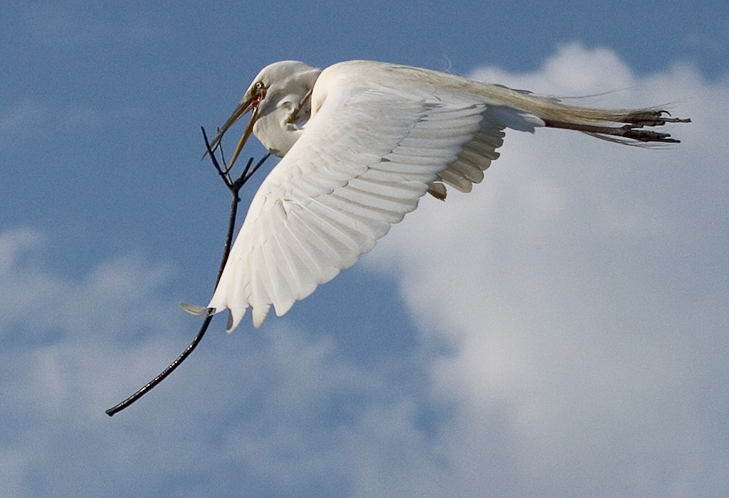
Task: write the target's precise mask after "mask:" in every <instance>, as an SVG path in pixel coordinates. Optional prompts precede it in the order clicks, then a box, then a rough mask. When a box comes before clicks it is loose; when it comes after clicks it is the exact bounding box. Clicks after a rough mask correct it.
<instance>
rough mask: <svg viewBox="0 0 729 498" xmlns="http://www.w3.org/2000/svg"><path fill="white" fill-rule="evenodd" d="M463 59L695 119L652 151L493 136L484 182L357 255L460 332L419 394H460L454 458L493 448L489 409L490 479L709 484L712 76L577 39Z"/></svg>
mask: <svg viewBox="0 0 729 498" xmlns="http://www.w3.org/2000/svg"><path fill="white" fill-rule="evenodd" d="M476 75H477V76H478V77H481V78H484V79H488V80H489V81H496V82H500V83H505V84H507V85H510V86H513V87H517V88H526V89H530V90H534V91H536V92H537V93H542V94H551V95H575V94H577V95H589V94H595V93H599V92H604V91H606V90H608V89H610V88H627V89H629V90H627V91H625V92H619V93H617V94H615V95H612V94H609V95H607V96H605V97H604V100H605V101H606V102H607V104H608V105H609V104H615V103H616V102H619V101H620V102H624V103H626V104H627V105H629V106H641V105H652V104H656V103H664V102H678V103H677V104H675V111H676V113H677V114H679V115H681V116H684V115H685V116H690V117H692V118H693V119H694V123H692V124H691V125H684V126H675V127H674V129H673V130H672V131H673V133H674V134H675V136H677V137H680V138H681V139H682V140H683V141H684V143H682V144H680V145H678V146H676V147H671V148H670V149H668V150H637V149H632V148H624V147H623V148H621V147H619V146H617V145H614V144H607V143H602V142H600V141H596V140H594V139H592V138H590V137H586V136H580V135H579V134H573V133H569V132H560V131H555V130H539V131H538V132H537V133H536V135H535V136H529V135H524V134H518V133H512V134H509V135H507V139H506V144H505V146H504V147H503V148H502V157H501V158H500V159H499V160H498V161H497V162H495V163H494V165H493V166H492V168H491V169H490V170H489V171H488V173H487V175H486V179H485V180H484V184H483V185H481V186H479V187H478V188H476V189H474V192H473V193H472V194H469V195H468V196H464V195H458V194H456V195H452V196H451V197H450V198H449V199H448V201H447V202H446V203H445V205H443V204H441V203H439V202H432V201H430V200H425V201H424V202H422V203H421V207H420V208H419V209H418V211H416V212H415V213H413V214H412V215H410V216H409V218H408V219H406V220H405V222H404V223H403V224H402V225H401V226H398V227H396V228H395V229H394V230H393V232H392V234H391V235H390V236H389V237H388V238H387V239H385V241H384V242H383V244H382V245H383V246H384V247H381V248H380V250H379V251H377V252H376V253H374V254H373V256H372V257H371V258H370V259H369V261H370V265H374V266H376V265H378V264H379V262H380V261H383V263H382V264H383V265H386V266H387V267H392V265H393V260H394V261H396V262H397V264H398V265H399V266H400V268H402V273H403V277H402V278H403V281H402V287H403V290H404V293H405V297H406V299H407V301H408V302H409V303H410V306H411V308H412V309H413V312H414V313H415V314H416V316H417V318H418V320H419V321H420V322H421V323H423V324H427V327H428V328H429V329H430V333H431V334H434V335H436V336H446V337H448V338H449V339H450V340H451V341H452V343H453V344H454V345H455V346H456V347H457V351H458V352H457V354H455V355H453V356H451V357H447V358H442V359H440V360H438V361H436V363H435V365H434V367H435V369H434V395H435V396H437V397H439V398H446V399H450V400H453V401H454V402H455V403H456V405H457V406H458V407H459V409H458V410H457V413H458V416H457V417H456V419H455V420H454V422H453V426H452V427H451V429H452V432H451V433H449V434H448V439H447V440H444V441H443V444H445V445H447V447H448V451H447V453H448V455H449V459H450V460H451V462H453V463H454V470H456V471H461V472H466V473H467V474H468V475H470V476H477V475H479V474H478V472H477V471H476V469H478V468H484V466H486V465H487V464H491V463H493V462H492V461H491V459H490V457H488V454H487V453H486V454H485V453H484V452H485V451H486V452H488V451H491V450H486V448H488V447H489V446H490V445H491V444H492V442H493V434H491V433H490V430H489V427H488V424H489V423H492V422H493V421H492V420H490V419H491V418H492V416H493V414H494V413H498V414H499V418H498V419H499V420H502V426H501V427H500V429H501V430H503V431H504V434H503V436H502V437H503V438H504V440H505V441H506V444H505V445H504V446H503V452H504V453H503V454H502V455H501V457H502V458H501V461H502V462H505V464H506V465H507V466H508V468H507V469H502V470H503V471H504V472H506V474H507V475H509V476H510V477H511V479H512V485H510V486H507V488H508V489H507V490H506V492H505V495H509V496H512V495H513V496H522V495H527V496H584V495H587V496H596V495H610V496H667V495H668V496H670V495H674V494H675V495H682V496H683V495H684V493H688V494H689V495H691V494H693V493H696V496H707V495H710V496H711V495H718V494H719V493H721V492H723V491H721V490H723V489H726V487H727V484H728V483H727V478H726V477H725V476H727V475H729V462H728V461H727V460H726V459H725V458H724V457H723V456H722V455H723V454H724V452H725V451H726V450H727V447H726V446H725V445H722V447H723V449H719V448H717V447H716V445H714V444H713V443H710V442H709V441H710V440H711V439H712V438H713V437H715V435H716V434H715V433H716V431H717V430H719V431H720V432H721V434H722V437H725V438H726V437H727V436H729V428H727V427H726V425H725V422H723V420H724V419H725V416H726V414H727V412H728V411H729V390H727V389H726V388H725V387H724V386H723V384H722V382H723V381H724V380H726V377H727V375H726V373H723V374H722V375H721V376H720V377H721V380H720V379H717V378H716V377H714V376H715V375H716V372H717V371H723V372H725V371H726V369H725V368H724V367H723V365H724V363H725V357H722V356H721V355H717V353H716V351H717V348H719V349H720V350H723V351H725V352H726V351H729V337H727V334H726V332H727V327H726V324H727V323H729V321H727V319H729V301H727V290H726V289H727V283H729V275H727V271H728V270H727V269H728V268H729V261H727V256H726V251H725V250H724V249H723V248H725V247H727V244H728V243H729V235H727V234H729V216H727V214H726V213H728V212H729V202H728V201H727V196H726V192H727V187H729V173H728V172H727V171H726V168H725V166H724V164H725V162H726V161H725V158H726V157H727V152H728V150H727V145H726V141H725V139H724V138H722V137H723V133H724V132H723V130H722V128H723V127H722V125H721V120H720V119H719V118H720V115H723V114H724V113H726V112H727V105H728V104H727V102H729V86H727V85H726V82H722V83H719V84H709V83H704V82H702V81H701V80H700V77H699V76H697V73H696V72H695V71H693V70H692V69H691V68H689V67H674V68H671V69H670V70H668V71H667V72H666V73H662V74H657V75H650V76H647V77H637V76H635V75H633V74H632V73H631V71H630V70H629V69H628V68H627V67H626V66H625V65H624V64H623V63H622V62H621V61H620V60H619V59H618V58H617V57H616V56H615V54H613V53H611V52H609V51H607V50H594V51H588V50H586V49H584V48H582V47H581V46H579V45H571V46H566V47H564V48H563V49H562V50H561V51H560V52H559V53H558V54H557V55H556V56H555V57H553V58H552V59H550V60H549V61H547V63H546V64H545V67H544V69H543V70H540V71H539V72H537V73H533V74H523V75H519V74H506V73H504V72H502V71H499V70H496V69H491V68H486V69H482V70H479V71H477V72H476ZM686 97H689V100H686V101H681V100H682V99H683V98H686ZM591 100H592V99H591ZM718 427H721V429H718ZM456 462H457V463H456ZM469 471H470V472H469ZM481 475H483V476H484V478H483V479H481V478H478V477H471V478H468V477H466V475H464V476H463V477H464V479H465V481H466V482H470V485H471V486H472V487H471V488H470V489H469V491H468V492H466V493H465V495H469V493H470V492H473V493H477V490H478V489H485V488H483V486H488V484H489V479H491V478H492V476H490V475H489V474H488V473H483V474H481ZM502 491H503V490H502Z"/></svg>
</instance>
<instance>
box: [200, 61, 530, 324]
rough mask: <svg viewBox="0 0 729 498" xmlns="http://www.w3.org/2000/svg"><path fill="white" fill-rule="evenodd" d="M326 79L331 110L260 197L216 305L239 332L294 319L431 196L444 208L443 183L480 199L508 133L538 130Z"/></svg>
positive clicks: (526, 122)
mask: <svg viewBox="0 0 729 498" xmlns="http://www.w3.org/2000/svg"><path fill="white" fill-rule="evenodd" d="M334 67H336V66H334ZM330 69H331V68H330ZM325 74H326V72H325V73H323V74H322V76H321V77H320V81H319V82H317V86H319V85H324V84H325V83H321V81H322V80H323V78H325ZM326 81H327V82H328V83H326V84H327V88H326V91H325V92H324V93H325V97H324V101H323V103H321V102H320V103H319V108H318V109H317V110H316V113H315V114H314V115H313V116H312V118H311V119H310V120H309V122H308V123H307V124H306V127H305V131H304V132H303V133H302V135H301V137H300V138H299V140H298V141H297V142H296V143H295V144H294V146H293V147H292V148H291V149H290V150H289V152H288V153H287V154H286V155H285V156H284V157H283V159H281V161H280V163H279V164H278V165H277V166H276V167H275V168H274V169H273V171H272V172H271V173H270V174H269V176H268V177H267V178H266V179H265V180H264V182H263V184H262V185H261V187H260V189H259V190H258V192H257V193H256V195H255V197H254V198H253V201H252V202H251V206H250V208H249V211H248V214H247V216H246V219H245V221H244V223H243V226H242V228H241V230H240V233H239V234H238V237H237V239H236V241H235V244H234V245H233V248H232V250H231V253H230V258H229V259H228V262H227V265H226V267H225V269H224V271H223V274H222V277H221V279H220V282H219V284H218V287H217V289H216V291H215V294H214V295H213V298H212V300H211V302H210V304H209V308H210V309H212V310H213V312H216V313H217V312H219V311H222V310H224V309H226V308H227V309H229V310H230V319H229V321H228V330H229V331H231V330H232V329H234V328H235V327H236V326H237V325H238V323H239V322H240V320H241V318H242V317H243V315H244V313H245V310H246V309H247V308H249V307H250V308H252V310H253V324H254V325H255V326H256V327H258V326H259V325H260V324H261V323H262V322H263V320H264V318H265V317H266V314H267V313H268V310H269V308H270V306H271V304H273V306H274V308H275V310H276V314H277V315H279V316H280V315H283V314H284V313H286V312H287V311H288V310H289V309H290V308H291V306H292V305H293V304H294V302H295V301H297V300H301V299H303V298H305V297H307V296H308V295H309V294H311V293H312V292H314V290H315V289H316V287H317V286H318V285H319V284H323V283H325V282H328V281H329V280H331V279H333V278H334V277H335V276H336V275H337V274H338V273H339V272H340V270H342V269H345V268H349V267H350V266H352V265H353V264H355V263H356V262H357V260H358V259H359V257H360V255H362V254H364V253H366V252H368V251H370V250H371V249H372V248H373V247H374V246H375V242H376V241H377V239H379V238H380V237H382V236H383V235H385V234H386V233H387V231H388V230H389V229H390V226H391V225H392V224H394V223H397V222H399V221H400V220H401V219H402V218H403V216H404V215H405V213H408V212H410V211H412V210H414V209H415V208H416V207H417V205H418V201H419V199H420V198H421V197H422V196H423V195H424V194H425V193H426V192H428V191H430V193H432V194H433V195H434V196H436V197H439V198H444V197H445V186H444V185H443V183H441V182H445V183H448V184H450V185H452V186H454V187H455V188H457V189H458V190H461V191H464V192H468V191H470V189H471V185H472V184H473V183H478V182H480V181H481V180H482V179H483V171H484V170H485V169H486V168H487V167H488V166H489V164H490V162H491V160H493V159H496V158H497V157H498V153H497V152H495V150H496V148H498V147H499V146H500V145H501V144H502V137H503V135H504V134H503V131H502V129H503V128H505V127H506V126H510V127H515V128H519V129H532V128H533V127H534V119H533V117H532V118H531V119H529V118H528V117H524V116H521V115H520V114H519V113H518V112H516V111H514V110H512V109H510V108H507V107H499V106H490V105H487V104H486V103H485V102H484V101H483V100H482V99H479V98H478V97H475V96H472V95H470V94H467V93H464V92H459V91H457V90H453V89H448V88H441V87H436V86H433V85H427V84H415V85H413V84H410V85H408V86H402V87H398V85H396V84H390V85H388V84H377V85H375V84H361V83H360V84H357V83H348V82H347V81H348V80H345V82H342V80H341V79H337V78H329V79H328V80H326ZM317 90H318V89H317V88H315V93H316V91H317Z"/></svg>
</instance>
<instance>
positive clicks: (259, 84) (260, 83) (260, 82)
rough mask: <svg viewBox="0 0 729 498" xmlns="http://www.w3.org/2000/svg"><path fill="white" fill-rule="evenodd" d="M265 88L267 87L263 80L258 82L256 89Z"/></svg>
mask: <svg viewBox="0 0 729 498" xmlns="http://www.w3.org/2000/svg"><path fill="white" fill-rule="evenodd" d="M264 88H265V87H264V86H263V82H262V81H258V82H256V90H258V91H261V90H263V89H264Z"/></svg>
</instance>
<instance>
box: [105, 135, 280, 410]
mask: <svg viewBox="0 0 729 498" xmlns="http://www.w3.org/2000/svg"><path fill="white" fill-rule="evenodd" d="M202 133H203V138H204V140H205V148H206V150H207V152H208V155H209V156H210V158H211V160H212V162H213V166H214V167H215V169H216V171H217V172H218V175H220V178H222V180H223V182H224V183H225V185H226V186H227V187H228V189H229V190H230V192H231V194H232V196H233V198H232V201H231V204H230V216H229V218H228V231H227V234H226V237H225V245H224V246H223V257H222V261H221V263H220V269H219V270H218V278H217V280H216V281H215V285H216V286H217V283H218V282H219V281H220V277H221V275H222V274H223V269H224V268H225V263H226V262H227V261H228V256H229V255H230V249H231V245H232V242H233V232H234V230H235V219H236V216H237V213H238V203H239V202H240V197H239V196H238V193H239V192H240V189H241V188H242V187H243V185H245V183H246V182H247V181H248V180H249V179H250V177H251V176H253V174H254V173H255V172H256V171H258V168H260V167H261V165H262V164H263V163H264V161H266V159H268V157H269V156H270V154H266V155H264V156H263V157H262V158H261V160H260V161H258V162H257V163H256V165H255V166H253V167H252V168H251V165H252V164H253V158H250V160H249V161H248V164H246V167H245V168H244V169H243V173H242V174H241V176H240V178H238V179H237V180H235V181H233V180H232V179H231V177H230V168H229V167H228V165H226V164H225V159H224V158H223V149H222V147H220V156H221V160H222V162H223V167H221V166H220V164H219V163H218V160H217V158H216V157H215V154H214V153H213V151H212V150H211V148H210V142H208V137H207V134H206V133H205V128H202ZM212 319H213V315H212V314H211V313H210V310H208V311H207V316H206V317H205V320H204V321H203V323H202V325H201V326H200V330H199V331H198V333H197V335H196V336H195V338H194V339H193V340H192V342H191V343H190V344H189V345H188V346H187V347H186V348H185V350H184V351H182V353H180V355H179V356H178V357H177V358H176V359H175V361H173V362H172V363H170V364H169V365H168V366H167V368H165V369H164V370H163V371H162V372H161V373H160V374H159V375H157V377H155V378H154V379H152V380H150V381H149V382H148V383H146V384H145V385H144V386H143V387H142V388H141V389H139V390H138V391H137V392H135V393H134V394H132V395H131V396H129V397H128V398H127V399H125V400H124V401H122V402H121V403H119V404H117V405H115V406H113V407H111V408H109V409H108V410H106V414H107V415H109V416H110V417H111V416H113V415H114V414H115V413H118V412H120V411H122V410H124V409H125V408H128V407H129V406H131V405H132V404H133V403H134V402H135V401H137V400H138V399H139V398H141V397H142V396H144V395H145V394H147V392H149V391H150V390H151V389H153V388H154V387H155V386H156V385H157V384H159V383H160V382H162V381H163V380H165V378H166V377H167V376H168V375H169V374H171V373H172V372H174V371H175V369H177V367H179V366H180V364H182V362H183V361H185V360H186V359H187V357H188V356H190V353H192V352H193V351H194V350H195V348H196V347H197V345H198V344H199V343H200V341H201V340H202V338H203V336H204V335H205V332H207V330H208V326H209V325H210V322H211V321H212Z"/></svg>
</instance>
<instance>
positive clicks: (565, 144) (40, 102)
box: [0, 1, 729, 497]
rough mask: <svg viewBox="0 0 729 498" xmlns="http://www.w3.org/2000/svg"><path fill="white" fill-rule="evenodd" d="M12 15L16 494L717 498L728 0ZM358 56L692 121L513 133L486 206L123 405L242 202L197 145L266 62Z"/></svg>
mask: <svg viewBox="0 0 729 498" xmlns="http://www.w3.org/2000/svg"><path fill="white" fill-rule="evenodd" d="M0 13H1V14H2V15H0V64H2V69H3V70H2V71H0V88H1V89H2V91H1V93H0V157H2V167H1V168H0V395H1V396H2V400H3V402H2V404H0V489H3V490H4V493H6V494H7V495H8V496H17V497H40V496H75V497H86V496H89V497H91V496H93V497H96V496H114V497H126V496H135V497H146V496H149V497H166V496H175V497H179V496H210V497H225V496H252V497H279V496H281V497H283V496H299V497H309V496H310V497H322V496H353V497H365V496H418V497H424V496H433V497H438V496H464V497H465V496H492V495H493V496H505V497H510V496H536V497H569V496H617V497H622V496H625V497H628V496H631V497H632V496H648V497H650V496H656V497H657V496H676V497H684V496H686V497H690V496H697V497H698V496H701V497H707V496H724V494H725V490H726V489H728V488H729V478H728V477H727V476H729V464H728V463H727V462H729V458H728V455H729V442H728V441H729V422H727V421H729V388H727V386H729V369H727V367H726V364H727V362H726V358H727V356H728V355H729V326H728V325H727V324H728V323H729V296H728V295H727V294H729V252H728V251H727V250H726V248H727V247H728V246H729V201H728V200H727V195H726V193H727V191H728V188H729V173H728V172H727V168H726V157H727V155H728V154H729V146H728V145H727V142H726V124H725V120H726V117H725V116H726V115H727V113H728V112H729V63H728V62H727V61H729V6H727V5H726V3H725V2H713V3H712V2H695V3H693V4H691V5H690V6H689V5H688V4H686V3H685V2H673V1H671V2H665V1H662V2H652V1H651V2H640V3H635V2H626V1H615V2H611V3H609V4H605V3H601V4H598V3H595V2H569V1H561V2H553V3H551V4H544V6H541V7H540V6H539V5H535V4H533V3H531V2H530V3H526V2H502V3H500V4H493V5H492V4H485V3H484V2H482V1H479V2H475V1H474V2H468V1H453V2H435V1H433V2H430V1H426V2H418V3H414V2H378V1H368V2H349V3H345V2H342V3H341V4H335V5H332V4H331V3H327V2H303V1H299V2H266V3H254V2H230V3H226V2H221V3H216V4H211V3H210V2H199V3H196V2H185V3H183V2H178V3H177V4H176V5H174V6H165V5H163V4H162V3H160V4H154V5H150V4H149V2H126V3H123V4H122V3H119V4H118V5H109V4H108V3H107V4H104V3H92V2H72V1H67V2H55V3H50V2H49V3H34V2H11V1H8V2H5V3H4V4H3V5H2V7H0ZM356 58H365V59H373V60H381V61H387V62H398V63H404V64H411V65H416V66H421V67H428V68H431V69H438V70H448V71H452V72H455V73H458V74H463V75H471V76H474V77H478V78H481V79H485V80H488V81H492V82H497V83H503V84H507V85H510V86H514V87H516V88H525V89H529V90H532V91H535V92H537V93H541V94H549V95H560V96H583V95H596V94H600V93H602V92H612V93H609V94H607V95H604V96H601V97H590V98H588V99H587V101H588V102H589V103H592V104H595V105H605V106H609V105H614V106H645V105H653V104H662V103H672V104H671V105H672V110H673V111H674V113H675V114H676V115H679V116H690V117H691V118H693V120H694V122H693V123H692V124H691V125H685V126H680V127H679V126H676V127H674V129H673V130H672V132H673V133H674V134H675V136H676V137H678V138H680V139H681V140H682V142H683V143H681V144H679V145H677V146H675V147H670V148H667V149H665V150H640V149H634V148H625V147H622V148H621V147H618V146H617V145H613V144H608V143H603V142H600V141H596V140H594V139H592V138H590V137H586V136H581V135H579V134H576V133H569V132H559V131H556V130H540V131H539V132H537V133H536V134H535V135H528V134H519V133H510V134H508V135H507V139H506V143H505V145H504V147H503V148H502V157H501V158H500V159H499V160H498V161H497V162H495V163H494V165H493V166H492V168H490V169H489V171H488V172H487V174H486V179H485V180H484V182H483V184H482V185H479V186H478V187H477V188H475V189H474V191H473V192H472V193H471V194H468V195H459V194H455V195H451V196H449V199H448V201H447V202H446V203H445V204H443V203H440V202H436V201H434V200H432V199H424V200H423V201H422V202H421V205H420V207H419V208H418V210H417V211H416V212H414V213H412V214H410V215H408V216H407V217H406V218H405V220H404V221H403V222H402V223H401V224H399V225H397V226H395V227H394V228H393V229H392V230H391V232H390V233H389V234H388V236H387V237H385V238H384V239H383V240H382V241H381V243H380V244H378V246H377V247H376V248H375V250H374V251H373V252H372V253H370V254H368V255H367V256H365V257H364V258H363V259H362V261H361V262H360V263H359V264H358V265H357V266H355V267H354V268H352V269H350V270H347V271H345V272H343V273H342V274H341V275H340V276H339V277H337V278H336V279H335V280H334V281H332V282H330V283H328V284H326V285H324V286H322V287H320V288H319V289H318V290H317V291H316V292H315V293H314V294H313V295H312V296H310V297H309V298H307V299H306V300H304V301H302V302H300V303H297V304H296V305H295V306H294V308H293V309H292V310H291V311H290V312H289V313H288V314H287V315H285V316H284V317H282V318H276V317H273V316H272V317H269V319H267V321H266V322H265V323H264V325H263V327H261V329H259V330H254V329H253V328H252V327H251V326H250V322H249V320H248V319H246V320H244V322H243V323H242V325H241V326H240V327H239V328H238V329H237V330H236V331H235V333H234V334H232V335H230V336H228V335H226V334H225V332H224V320H223V319H217V320H215V321H214V322H213V325H212V327H211V330H210V332H209V333H208V336H207V337H206V338H205V340H204V342H203V343H202V344H201V346H200V347H199V348H198V350H197V351H196V352H195V353H194V354H193V356H192V357H191V358H190V359H189V360H188V362H187V363H186V364H185V365H183V366H182V367H181V368H180V369H179V370H178V371H177V372H176V373H175V374H174V375H173V376H172V377H171V378H169V379H168V380H167V381H165V383H164V384H162V385H161V386H160V387H158V388H157V389H156V390H155V391H154V392H152V393H151V394H149V395H148V396H147V397H146V398H144V399H143V400H142V401H140V402H139V403H138V404H137V405H135V406H133V407H132V408H130V409H129V410H128V411H126V412H123V413H121V414H119V415H117V416H115V417H113V418H111V419H110V418H108V417H107V416H106V415H105V414H104V409H106V408H108V407H109V406H111V405H113V404H115V403H116V402H118V401H119V400H121V399H122V398H124V397H125V396H127V395H128V394H130V393H131V392H132V391H134V390H135V389H137V388H138V387H139V386H141V385H142V384H143V383H144V382H146V381H147V380H149V379H150V378H151V377H153V376H154V375H156V374H157V373H158V372H159V371H160V370H161V369H162V368H163V367H164V366H165V365H166V364H167V363H168V362H169V361H170V360H171V359H173V358H174V357H175V356H176V355H177V353H179V351H181V350H182V348H183V347H184V346H185V345H186V344H187V342H188V341H189V340H190V339H191V338H192V336H193V335H194V333H195V331H196V330H197V327H198V322H196V321H195V320H194V319H193V318H191V317H189V316H187V315H186V314H184V313H183V312H182V311H181V310H180V309H179V308H178V307H177V303H178V302H181V301H184V302H192V303H199V304H204V303H206V302H207V300H208V299H209V296H210V294H211V292H212V285H213V282H214V278H215V273H216V269H217V265H218V262H219V257H220V251H221V245H222V237H223V232H224V229H225V223H226V219H227V209H228V204H229V195H228V193H227V191H226V190H225V188H224V187H223V186H222V184H221V183H220V180H219V179H218V178H217V177H216V175H215V174H214V172H213V171H212V168H211V167H210V165H209V163H207V162H205V161H200V160H199V158H200V156H201V153H202V149H203V147H202V140H201V137H200V131H199V127H200V126H201V125H203V126H205V127H207V129H208V130H209V131H212V130H214V129H215V127H216V126H219V125H221V124H222V123H223V122H224V121H225V119H226V118H227V117H228V115H229V113H230V112H231V110H232V109H233V108H234V106H235V104H236V103H237V102H238V100H239V99H240V97H241V96H242V93H243V91H244V90H245V88H246V87H247V86H248V84H249V82H250V80H251V79H252V78H253V76H255V74H256V73H257V72H258V71H259V70H260V69H261V68H262V67H263V66H265V65H266V64H268V63H270V62H273V61H276V60H281V59H299V60H303V61H305V62H308V63H310V64H312V65H317V66H321V67H325V66H327V65H329V64H332V63H334V62H337V61H341V60H347V59H356ZM234 134H235V133H234ZM232 145H233V143H232V140H231V143H229V144H227V146H228V147H232ZM249 152H250V153H251V154H257V155H259V154H260V153H261V149H260V148H256V147H252V148H251V149H250V151H249ZM263 176H264V175H263V174H261V175H260V178H259V181H260V180H261V179H262V178H263ZM252 187H253V185H252ZM252 190H253V189H251V190H249V191H247V192H245V193H244V195H243V198H244V201H247V200H249V199H250V197H251V195H252Z"/></svg>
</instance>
